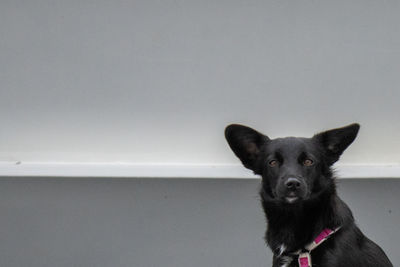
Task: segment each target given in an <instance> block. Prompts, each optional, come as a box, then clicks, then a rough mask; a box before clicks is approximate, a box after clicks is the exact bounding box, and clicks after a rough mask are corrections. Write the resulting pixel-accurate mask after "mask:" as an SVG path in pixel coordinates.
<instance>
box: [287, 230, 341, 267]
mask: <svg viewBox="0 0 400 267" xmlns="http://www.w3.org/2000/svg"><path fill="white" fill-rule="evenodd" d="M339 229H340V227H338V228H336V229H335V230H331V229H329V228H325V229H324V230H322V232H321V233H320V234H319V235H318V236H317V237H316V238H315V239H314V241H313V242H311V243H310V244H308V245H306V246H305V247H304V249H300V250H298V251H295V252H293V253H290V255H294V256H297V255H298V256H299V260H298V262H299V267H311V254H310V253H311V251H312V250H314V249H315V248H316V247H318V246H319V245H321V244H322V243H323V242H324V241H325V240H327V239H328V238H329V237H330V236H331V235H333V234H334V233H336V232H337V231H338V230H339ZM284 257H285V258H286V259H285V263H286V264H287V265H284V266H289V264H290V263H291V262H292V261H293V258H292V257H290V256H284Z"/></svg>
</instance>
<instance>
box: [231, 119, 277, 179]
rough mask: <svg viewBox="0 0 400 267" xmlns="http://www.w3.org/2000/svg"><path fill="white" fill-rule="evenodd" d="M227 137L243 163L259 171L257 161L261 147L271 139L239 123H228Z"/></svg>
mask: <svg viewBox="0 0 400 267" xmlns="http://www.w3.org/2000/svg"><path fill="white" fill-rule="evenodd" d="M225 138H226V140H227V141H228V144H229V146H230V147H231V149H232V150H233V152H234V153H235V155H236V156H237V157H238V158H239V159H240V161H241V162H242V163H243V165H244V166H245V167H246V168H248V169H251V170H253V171H254V172H255V173H257V170H256V167H255V163H256V161H257V159H258V156H259V153H260V148H261V146H263V145H264V144H265V143H266V142H268V141H269V138H268V137H267V136H266V135H263V134H262V133H259V132H257V131H256V130H254V129H252V128H249V127H247V126H243V125H239V124H231V125H228V126H227V127H226V128H225Z"/></svg>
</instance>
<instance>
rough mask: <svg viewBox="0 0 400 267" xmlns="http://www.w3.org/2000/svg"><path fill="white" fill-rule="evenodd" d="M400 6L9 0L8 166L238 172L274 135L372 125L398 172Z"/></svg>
mask: <svg viewBox="0 0 400 267" xmlns="http://www.w3.org/2000/svg"><path fill="white" fill-rule="evenodd" d="M399 13H400V3H399V2H398V1H360V0H357V1H344V0H340V1H286V0H281V1H264V0H262V1H261V0H260V1H254V0H250V1H249V0H246V1H232V0H229V1H228V0H218V1H199V0H190V1H187V0H185V1H183V0H179V1H176V0H175V1H173V0H163V1H154V0H151V1H150V0H143V1H104V0H99V1H49V0H41V1H39V0H38V1H1V2H0V36H1V38H0V58H1V60H0V123H1V130H0V161H22V162H27V161H38V162H48V161H52V162H54V161H63V162H103V161H104V162H115V161H118V162H134V163H188V164H219V163H220V164H224V163H237V162H238V161H237V159H236V158H235V157H234V156H233V154H232V153H231V152H230V151H229V149H228V147H227V145H226V144H225V141H224V138H223V129H224V127H225V126H226V125H227V124H228V123H232V122H239V123H244V124H248V125H251V126H253V127H255V128H257V129H259V130H261V131H264V132H265V133H266V134H268V135H269V136H270V137H276V136H281V135H305V136H311V135H312V134H313V133H315V132H316V131H320V130H322V129H328V128H332V127H337V126H342V125H345V124H347V123H351V122H359V123H361V125H362V130H361V132H360V135H359V138H358V140H357V141H356V142H355V144H354V145H353V146H352V147H351V149H349V151H348V152H347V153H346V155H345V156H344V158H343V162H344V163H350V164H360V163H362V164H364V163H367V164H390V163H395V164H396V163H397V164H398V163H400V153H398V151H399V147H400V141H399V140H400V139H399V138H398V133H399V131H400V124H399V123H398V116H399V114H400V108H399V100H400V90H399V88H398V87H399V84H400V75H399V71H400V16H399Z"/></svg>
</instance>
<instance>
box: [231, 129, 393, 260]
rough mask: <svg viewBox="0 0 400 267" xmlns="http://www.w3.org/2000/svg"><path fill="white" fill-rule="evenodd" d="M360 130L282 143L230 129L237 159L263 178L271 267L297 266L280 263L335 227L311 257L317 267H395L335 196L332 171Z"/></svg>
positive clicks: (325, 133)
mask: <svg viewBox="0 0 400 267" xmlns="http://www.w3.org/2000/svg"><path fill="white" fill-rule="evenodd" d="M359 128H360V126H359V125H358V124H351V125H348V126H346V127H343V128H338V129H333V130H329V131H326V132H322V133H319V134H316V135H314V136H313V137H312V138H296V137H286V138H278V139H269V138H268V137H267V136H266V135H263V134H261V133H259V132H257V131H255V130H253V129H251V128H249V127H246V126H242V125H237V124H233V125H229V126H228V127H227V128H226V130H225V137H226V139H227V141H228V143H229V146H230V147H231V149H232V150H233V152H234V153H235V155H236V156H237V157H238V158H239V159H240V160H241V162H242V163H243V165H244V166H245V167H246V168H249V169H251V170H253V172H254V173H255V174H259V175H261V176H262V187H261V190H260V196H261V203H262V206H263V209H264V212H265V215H266V218H267V223H268V227H267V231H266V234H265V239H266V241H267V244H268V245H269V247H270V248H271V249H272V251H273V253H274V260H273V265H272V266H273V267H280V266H290V267H294V266H298V263H297V258H295V259H294V261H293V262H292V263H291V264H290V265H284V264H283V261H282V260H283V259H284V257H285V256H287V255H290V253H291V252H294V251H297V250H299V249H302V248H304V246H306V245H307V244H309V243H310V242H312V240H314V239H315V237H316V236H317V235H318V234H319V233H320V232H321V231H322V230H323V229H325V228H330V229H335V228H337V227H341V228H340V230H339V231H338V232H336V233H335V234H334V235H332V236H331V237H330V238H329V239H328V240H327V241H325V242H324V243H322V244H321V245H320V246H318V247H317V248H316V249H315V250H313V251H312V252H311V257H312V264H313V266H318V267H390V266H393V265H392V264H391V263H390V261H389V259H388V258H387V256H386V255H385V253H384V252H383V250H382V249H381V248H380V247H379V246H378V245H376V244H375V243H374V242H372V241H371V240H369V239H368V238H367V237H365V236H364V235H363V233H362V232H361V231H360V229H359V228H358V227H357V226H356V224H355V223H354V219H353V215H352V213H351V211H350V209H349V207H348V206H347V205H346V204H345V203H344V202H343V201H342V200H341V199H340V198H339V197H338V196H337V194H336V186H335V178H334V176H333V173H332V169H331V167H332V165H333V164H334V163H335V162H336V161H337V160H338V159H339V157H340V155H341V154H342V153H343V151H344V150H345V149H346V148H347V147H348V146H349V145H350V144H351V143H352V142H353V141H354V139H355V138H356V136H357V133H358V130H359ZM282 245H284V246H283V247H282ZM281 248H284V250H283V251H282V250H281ZM281 252H283V253H282V254H281V255H280V253H281Z"/></svg>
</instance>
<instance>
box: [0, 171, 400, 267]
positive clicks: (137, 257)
mask: <svg viewBox="0 0 400 267" xmlns="http://www.w3.org/2000/svg"><path fill="white" fill-rule="evenodd" d="M258 183H259V182H258V180H253V179H249V180H209V179H116V178H112V179H106V178H102V179H94V178H91V179H86V178H82V179H76V178H73V179H68V178H57V179H51V178H2V179H1V180H0V214H1V217H0V240H1V242H0V266H6V267H21V266H31V267H55V266H57V267H71V266H76V267H78V266H79V267H90V266H96V267H116V266H130V267H132V266H134V267H152V266H154V267H161V266H162V267H189V266H190V267H192V266H193V267H204V266H210V267H214V266H220V267H225V266H226V267H244V266H251V267H254V266H260V267H261V266H270V262H271V254H270V252H269V250H268V248H266V246H265V244H264V241H263V239H262V236H263V233H264V230H265V223H264V217H263V214H262V210H261V208H260V205H259V202H258V196H257V188H258ZM399 190H400V181H399V180H396V179H393V180H389V179H385V180H383V179H382V180H373V179H369V180H351V179H347V180H340V184H339V191H340V195H341V196H342V197H343V199H344V200H345V201H347V203H348V204H349V205H350V207H351V208H352V209H353V212H354V214H355V217H356V218H357V220H358V223H359V226H360V227H361V229H362V230H363V231H364V232H365V233H366V234H367V235H368V236H369V237H370V238H371V239H373V240H375V241H376V242H377V243H378V244H380V245H381V246H382V247H383V248H384V250H385V251H386V252H387V254H388V256H389V257H390V258H391V260H392V261H393V263H394V266H399V265H400V255H399V253H398V252H399V251H398V243H399V241H400V231H399V223H400V210H399V207H398V205H399V203H400V194H399Z"/></svg>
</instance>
